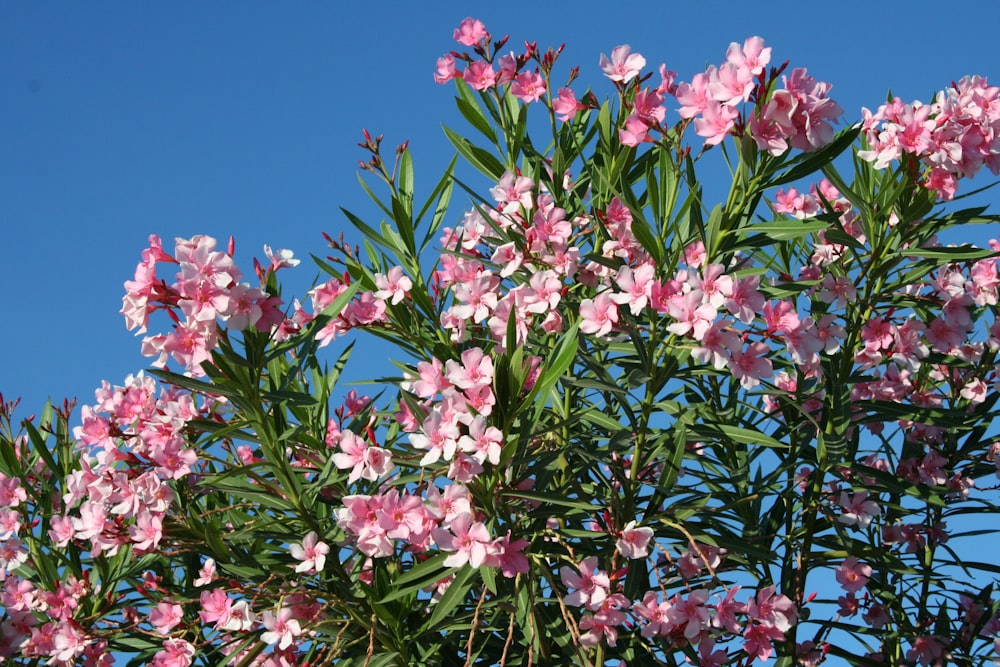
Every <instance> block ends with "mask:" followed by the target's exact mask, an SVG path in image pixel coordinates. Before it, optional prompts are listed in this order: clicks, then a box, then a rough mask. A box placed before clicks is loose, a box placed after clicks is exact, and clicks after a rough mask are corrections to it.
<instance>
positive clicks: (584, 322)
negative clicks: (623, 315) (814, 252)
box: [580, 293, 618, 336]
mask: <svg viewBox="0 0 1000 667" xmlns="http://www.w3.org/2000/svg"><path fill="white" fill-rule="evenodd" d="M616 324H618V307H617V306H616V305H615V302H614V301H612V300H611V297H609V296H608V295H607V294H606V293H601V294H598V295H597V297H596V298H594V299H584V300H583V301H581V302H580V331H582V332H583V333H587V334H594V335H595V336H607V335H608V334H609V333H611V329H613V328H614V326H615V325H616Z"/></svg>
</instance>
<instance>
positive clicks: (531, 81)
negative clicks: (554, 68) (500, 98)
mask: <svg viewBox="0 0 1000 667" xmlns="http://www.w3.org/2000/svg"><path fill="white" fill-rule="evenodd" d="M545 92H546V90H545V78H544V77H543V76H542V75H541V74H539V73H538V72H537V71H536V72H521V73H520V74H518V75H517V77H516V78H515V79H514V83H512V84H511V86H510V94H511V95H513V96H514V97H516V98H517V99H519V100H521V101H522V102H524V103H525V104H529V103H531V102H537V101H538V100H539V99H541V97H542V95H544V94H545Z"/></svg>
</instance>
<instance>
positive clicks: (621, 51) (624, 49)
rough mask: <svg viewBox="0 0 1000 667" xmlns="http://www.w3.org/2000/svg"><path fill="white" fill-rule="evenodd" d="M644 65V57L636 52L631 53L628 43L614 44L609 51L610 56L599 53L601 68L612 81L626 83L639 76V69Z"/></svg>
mask: <svg viewBox="0 0 1000 667" xmlns="http://www.w3.org/2000/svg"><path fill="white" fill-rule="evenodd" d="M645 66H646V59H645V58H643V57H642V56H641V55H639V54H638V53H632V47H630V46H629V45H628V44H622V45H621V46H616V47H615V48H614V50H612V51H611V58H608V57H607V56H606V55H604V54H603V53H602V54H601V69H602V70H604V75H605V76H606V77H608V78H609V79H611V80H612V81H620V82H621V83H628V82H629V81H631V80H632V79H634V78H635V77H637V76H639V70H641V69H642V68H643V67H645Z"/></svg>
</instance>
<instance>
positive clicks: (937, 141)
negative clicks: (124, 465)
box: [859, 76, 1000, 199]
mask: <svg viewBox="0 0 1000 667" xmlns="http://www.w3.org/2000/svg"><path fill="white" fill-rule="evenodd" d="M863 113H864V122H863V124H862V127H863V129H864V133H865V138H866V140H867V141H868V143H869V145H870V146H871V148H870V149H869V150H865V151H861V152H860V153H859V155H860V156H861V157H862V158H864V159H866V160H871V161H873V162H874V164H875V167H876V168H878V169H884V168H885V167H887V166H889V164H890V163H892V162H894V161H897V162H898V161H903V160H904V158H909V159H910V160H911V161H912V165H913V166H912V167H911V168H913V169H915V170H918V171H919V175H920V177H921V179H922V183H923V184H924V186H925V187H927V188H929V189H931V190H934V191H936V192H937V193H938V195H939V196H940V197H941V198H942V199H951V198H952V197H954V196H955V191H956V190H957V188H958V179H960V178H972V177H973V176H974V175H975V174H976V173H977V172H978V171H979V170H980V169H982V168H983V167H984V166H985V167H986V168H987V169H989V170H990V171H991V172H993V175H994V176H996V175H997V174H1000V88H998V87H997V86H990V85H989V84H988V82H987V81H986V79H984V78H982V77H978V76H969V77H965V78H963V79H961V80H960V81H959V82H958V83H956V84H954V85H952V87H950V88H946V89H944V90H942V91H941V92H939V93H938V94H937V96H936V97H935V99H934V102H933V103H931V104H924V103H922V102H919V101H917V102H913V103H911V104H907V103H906V102H903V101H902V100H901V99H899V98H898V97H896V98H894V99H893V100H892V102H890V103H888V104H883V105H882V106H880V107H879V108H878V110H877V111H876V112H875V113H872V112H871V111H869V110H868V109H865V110H864V112H863ZM918 165H919V166H918Z"/></svg>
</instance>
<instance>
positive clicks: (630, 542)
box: [615, 521, 653, 558]
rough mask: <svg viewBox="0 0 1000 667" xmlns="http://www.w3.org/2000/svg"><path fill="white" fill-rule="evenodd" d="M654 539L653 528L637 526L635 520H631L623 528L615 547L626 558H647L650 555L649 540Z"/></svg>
mask: <svg viewBox="0 0 1000 667" xmlns="http://www.w3.org/2000/svg"><path fill="white" fill-rule="evenodd" d="M652 539H653V529H652V528H649V527H648V526H643V527H641V528H636V527H635V521H629V522H628V523H627V524H625V527H624V528H622V532H621V534H620V535H619V536H618V540H617V541H616V542H615V547H616V548H617V549H618V553H620V554H621V555H622V556H623V557H624V558H645V557H646V556H648V555H649V542H650V540H652Z"/></svg>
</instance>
